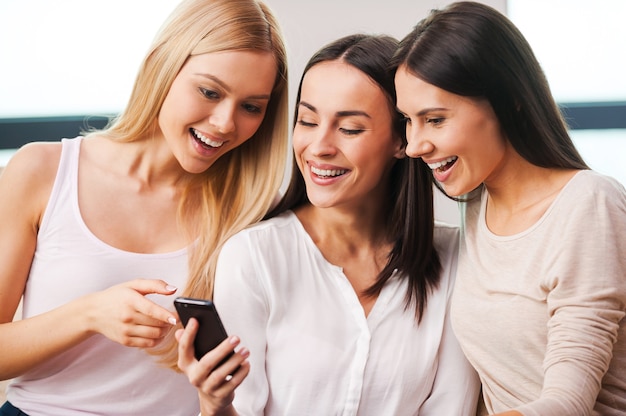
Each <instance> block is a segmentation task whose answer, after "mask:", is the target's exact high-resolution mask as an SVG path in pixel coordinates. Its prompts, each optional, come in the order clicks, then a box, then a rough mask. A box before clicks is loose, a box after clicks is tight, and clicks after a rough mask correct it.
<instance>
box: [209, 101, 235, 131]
mask: <svg viewBox="0 0 626 416" xmlns="http://www.w3.org/2000/svg"><path fill="white" fill-rule="evenodd" d="M209 123H210V124H211V125H212V126H214V127H215V128H216V129H217V131H218V132H219V133H221V134H226V133H231V132H233V131H234V130H235V108H234V105H232V104H230V103H228V102H224V101H222V102H220V103H219V104H217V105H216V106H215V107H213V111H212V112H211V116H210V117H209Z"/></svg>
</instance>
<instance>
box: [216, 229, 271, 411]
mask: <svg viewBox="0 0 626 416" xmlns="http://www.w3.org/2000/svg"><path fill="white" fill-rule="evenodd" d="M255 246H256V245H255V244H253V243H252V242H251V241H250V236H249V234H248V233H246V232H242V233H239V234H236V235H235V236H233V237H232V238H230V239H229V240H228V241H227V242H226V243H225V244H224V246H223V247H222V250H221V251H220V255H219V258H218V261H217V267H216V273H215V289H214V295H213V300H214V302H215V305H216V308H217V309H218V312H219V314H220V317H221V318H222V321H223V323H224V327H225V329H226V332H227V333H228V334H229V335H237V336H238V337H239V338H240V339H241V346H244V347H246V348H248V349H249V350H250V357H249V362H250V372H249V373H248V376H247V377H246V379H245V380H244V381H243V383H242V384H241V385H240V386H239V387H238V388H237V390H236V391H235V399H234V401H233V404H234V406H235V409H237V412H238V413H239V414H240V415H245V416H252V415H262V414H263V413H264V409H265V405H266V403H267V399H268V394H269V386H268V381H267V377H266V372H265V349H266V348H265V347H266V330H265V328H266V324H267V320H268V302H267V297H266V293H267V292H266V290H265V287H264V285H263V284H262V282H261V276H259V268H258V267H257V266H258V264H257V263H258V261H257V259H258V254H259V253H258V248H257V247H258V246H257V247H255Z"/></svg>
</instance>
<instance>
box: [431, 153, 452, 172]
mask: <svg viewBox="0 0 626 416" xmlns="http://www.w3.org/2000/svg"><path fill="white" fill-rule="evenodd" d="M456 159H457V157H456V156H450V157H449V158H447V159H446V160H442V161H441V162H436V163H429V164H428V167H429V168H431V169H432V170H435V169H439V168H440V167H442V166H445V165H447V164H448V163H450V162H454V161H455V160H456Z"/></svg>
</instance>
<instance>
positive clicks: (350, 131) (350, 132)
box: [339, 127, 365, 136]
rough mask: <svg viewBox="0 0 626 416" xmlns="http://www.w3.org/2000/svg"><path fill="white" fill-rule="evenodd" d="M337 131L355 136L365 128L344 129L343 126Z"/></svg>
mask: <svg viewBox="0 0 626 416" xmlns="http://www.w3.org/2000/svg"><path fill="white" fill-rule="evenodd" d="M339 131H340V132H342V133H343V134H345V135H346V136H356V135H358V134H361V133H363V132H364V131H365V130H363V129H346V128H343V127H340V128H339Z"/></svg>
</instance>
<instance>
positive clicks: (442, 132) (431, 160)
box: [395, 66, 511, 196]
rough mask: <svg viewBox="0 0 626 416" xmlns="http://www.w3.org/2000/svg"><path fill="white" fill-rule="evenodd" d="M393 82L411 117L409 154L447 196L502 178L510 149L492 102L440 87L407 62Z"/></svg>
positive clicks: (401, 107) (402, 107)
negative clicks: (425, 166)
mask: <svg viewBox="0 0 626 416" xmlns="http://www.w3.org/2000/svg"><path fill="white" fill-rule="evenodd" d="M395 85H396V91H397V107H398V110H399V111H400V112H401V113H402V114H404V116H405V117H406V121H407V127H406V134H407V141H408V145H407V149H406V154H407V155H408V156H410V157H421V158H422V159H423V160H424V162H426V163H427V164H428V166H429V167H430V168H431V169H432V170H433V175H434V177H435V179H436V180H437V181H438V182H439V183H441V185H442V186H443V188H444V190H445V191H446V193H447V194H448V195H451V196H459V195H463V194H465V193H468V192H470V191H472V190H473V189H475V188H476V187H477V186H479V185H480V184H481V183H483V182H489V181H490V180H494V179H495V178H497V177H498V176H499V174H500V173H501V172H502V167H503V166H504V165H505V160H506V159H507V154H508V152H509V150H510V149H511V147H510V145H509V144H508V141H507V140H506V138H505V137H504V136H503V134H502V132H501V129H500V124H499V122H498V119H497V117H496V115H495V113H494V111H493V109H492V107H491V105H490V104H489V102H487V101H486V100H480V99H473V98H471V97H463V96H460V95H456V94H452V93H450V92H448V91H445V90H443V89H441V88H437V87H435V86H434V85H432V84H428V83H427V82H425V81H423V80H421V79H420V78H418V77H416V76H415V75H413V74H412V73H410V72H409V71H407V69H406V67H405V66H400V68H399V69H398V71H397V72H396V77H395Z"/></svg>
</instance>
